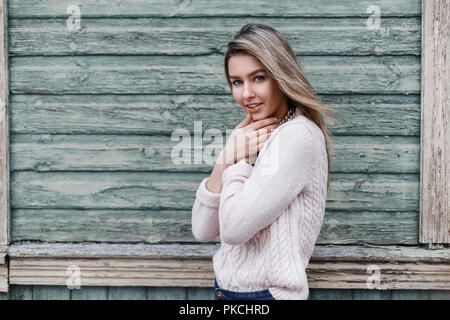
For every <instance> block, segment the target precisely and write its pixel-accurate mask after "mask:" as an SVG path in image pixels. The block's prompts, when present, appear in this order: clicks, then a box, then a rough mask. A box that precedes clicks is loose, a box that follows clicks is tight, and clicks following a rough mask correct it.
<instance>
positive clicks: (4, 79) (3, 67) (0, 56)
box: [0, 0, 9, 246]
mask: <svg viewBox="0 0 450 320" xmlns="http://www.w3.org/2000/svg"><path fill="white" fill-rule="evenodd" d="M7 41H8V36H7V15H6V1H5V0H0V246H2V245H7V244H8V243H9V151H8V149H9V147H8V140H9V137H8V109H7V108H8V48H7Z"/></svg>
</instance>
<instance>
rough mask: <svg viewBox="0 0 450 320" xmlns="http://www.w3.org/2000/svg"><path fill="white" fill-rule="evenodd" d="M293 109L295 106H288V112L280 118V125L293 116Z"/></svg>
mask: <svg viewBox="0 0 450 320" xmlns="http://www.w3.org/2000/svg"><path fill="white" fill-rule="evenodd" d="M295 109H296V108H288V112H287V113H286V115H285V116H284V117H283V118H282V119H281V120H280V125H281V124H283V123H285V122H287V121H289V120H291V119H293V118H295Z"/></svg>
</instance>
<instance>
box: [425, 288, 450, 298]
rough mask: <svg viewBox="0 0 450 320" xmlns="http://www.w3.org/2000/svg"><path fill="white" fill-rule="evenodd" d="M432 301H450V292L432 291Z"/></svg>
mask: <svg viewBox="0 0 450 320" xmlns="http://www.w3.org/2000/svg"><path fill="white" fill-rule="evenodd" d="M429 295H430V300H450V290H430V292H429Z"/></svg>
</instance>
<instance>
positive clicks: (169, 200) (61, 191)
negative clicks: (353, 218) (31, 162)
mask: <svg viewBox="0 0 450 320" xmlns="http://www.w3.org/2000/svg"><path fill="white" fill-rule="evenodd" d="M204 177H205V175H204V174H198V173H170V172H78V173H76V172H45V173H44V172H39V173H37V172H28V171H18V172H13V173H12V174H11V207H12V208H47V209H51V208H53V209H57V208H59V209H108V208H109V209H122V208H123V209H156V210H162V209H186V210H190V209H191V208H192V203H193V201H194V199H195V190H196V189H197V188H198V185H199V183H200V181H201V180H202V178H204ZM330 180H331V186H330V189H329V190H328V194H327V208H329V209H338V210H350V211H353V210H368V211H379V210H381V211H393V212H394V211H412V210H417V209H418V208H419V176H418V175H417V174H414V175H412V174H356V173H355V174H353V173H331V175H330Z"/></svg>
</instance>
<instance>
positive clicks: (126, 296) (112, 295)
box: [107, 287, 147, 300]
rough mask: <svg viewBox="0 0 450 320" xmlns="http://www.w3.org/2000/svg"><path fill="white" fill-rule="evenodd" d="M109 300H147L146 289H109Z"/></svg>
mask: <svg viewBox="0 0 450 320" xmlns="http://www.w3.org/2000/svg"><path fill="white" fill-rule="evenodd" d="M107 299H108V300H146V299H147V289H146V287H108V297H107Z"/></svg>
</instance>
